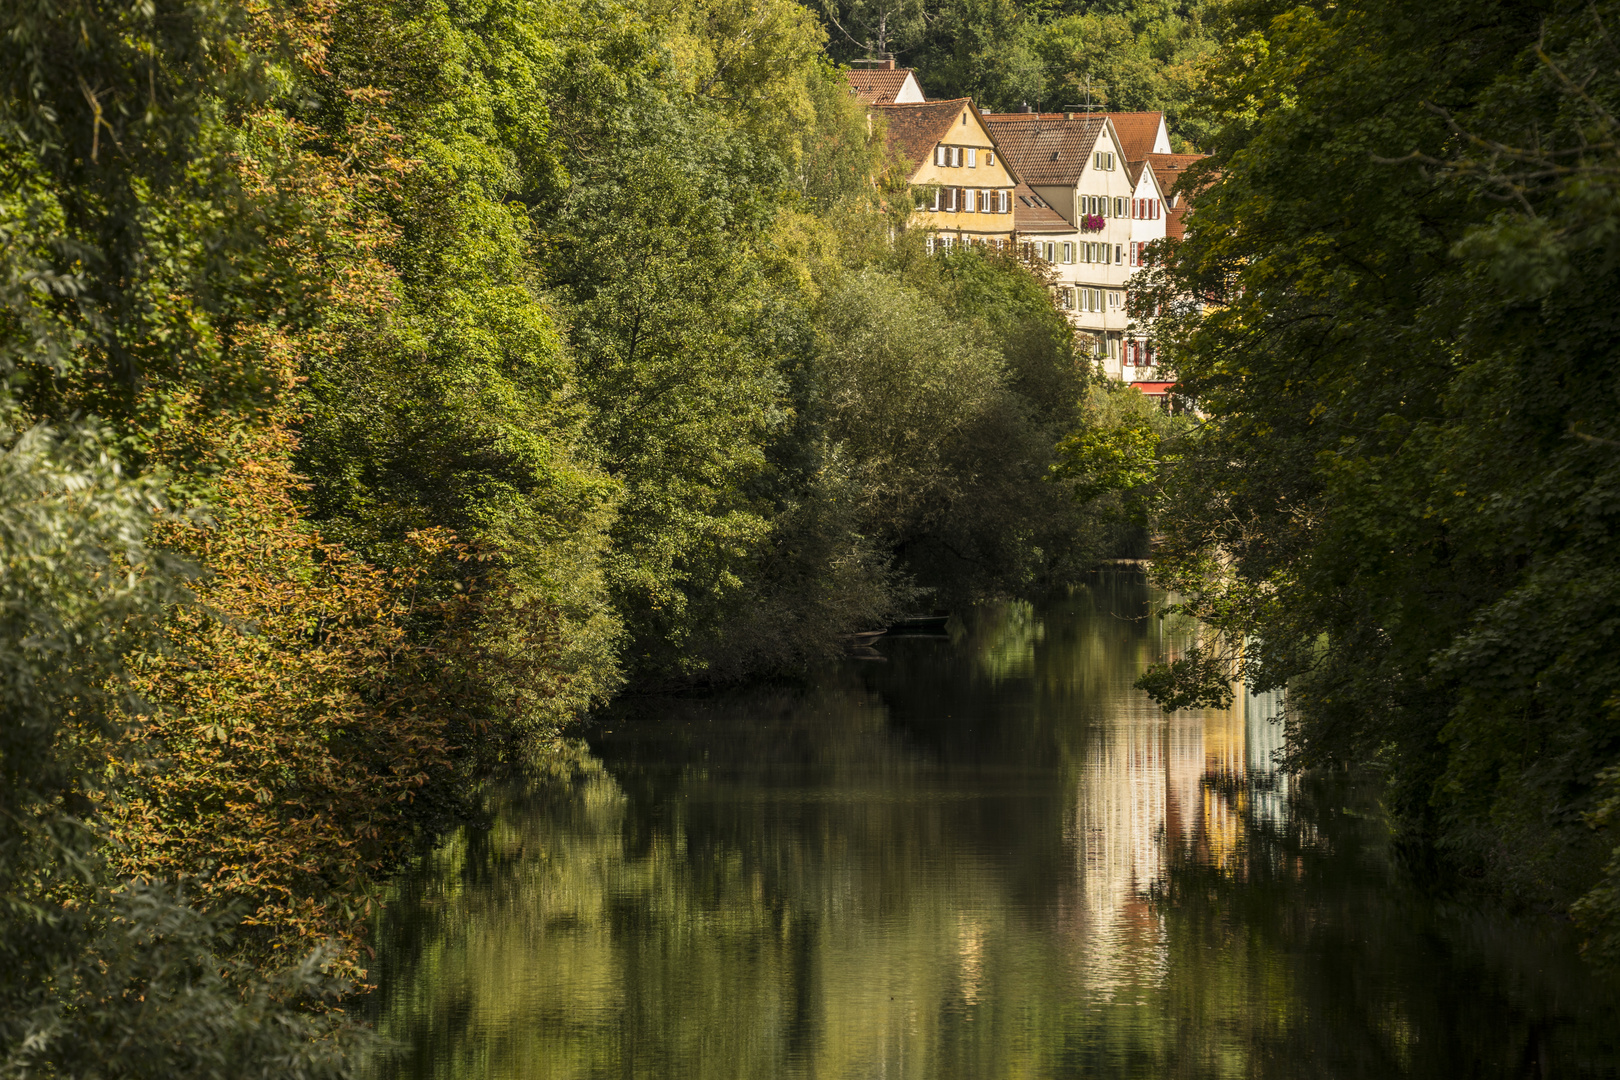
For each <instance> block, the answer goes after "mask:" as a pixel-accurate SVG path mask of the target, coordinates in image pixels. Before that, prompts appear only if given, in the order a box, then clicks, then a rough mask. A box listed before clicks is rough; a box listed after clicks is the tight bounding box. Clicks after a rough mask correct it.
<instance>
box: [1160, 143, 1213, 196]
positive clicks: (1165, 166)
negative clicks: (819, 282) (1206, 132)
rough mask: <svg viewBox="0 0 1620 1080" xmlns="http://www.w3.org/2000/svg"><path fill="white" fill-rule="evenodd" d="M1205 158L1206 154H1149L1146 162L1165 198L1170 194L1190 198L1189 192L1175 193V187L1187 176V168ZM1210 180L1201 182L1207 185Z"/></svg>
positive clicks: (1208, 178)
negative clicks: (1151, 168) (1150, 167)
mask: <svg viewBox="0 0 1620 1080" xmlns="http://www.w3.org/2000/svg"><path fill="white" fill-rule="evenodd" d="M1207 157H1209V155H1208V154H1149V155H1148V156H1147V161H1148V164H1149V165H1151V166H1152V167H1153V175H1154V177H1155V179H1157V180H1158V181H1159V189H1160V190H1161V191H1163V192H1164V194H1165V197H1166V198H1168V197H1170V196H1171V195H1172V194H1180V195H1185V196H1187V197H1189V198H1190V197H1191V196H1192V194H1193V193H1192V192H1191V191H1180V192H1177V191H1176V185H1178V184H1179V183H1180V182H1181V179H1182V177H1184V176H1186V175H1187V170H1188V169H1189V168H1191V167H1192V166H1193V165H1196V164H1197V163H1198V162H1200V161H1203V160H1204V159H1205V158H1207ZM1211 179H1213V178H1212V177H1205V178H1204V180H1203V182H1204V183H1206V184H1207V183H1208V182H1209V181H1210V180H1211Z"/></svg>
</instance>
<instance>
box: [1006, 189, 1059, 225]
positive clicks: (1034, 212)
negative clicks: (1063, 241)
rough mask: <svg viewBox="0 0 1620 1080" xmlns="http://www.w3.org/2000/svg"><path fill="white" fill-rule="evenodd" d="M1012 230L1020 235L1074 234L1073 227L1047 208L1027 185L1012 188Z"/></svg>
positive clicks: (1054, 211)
mask: <svg viewBox="0 0 1620 1080" xmlns="http://www.w3.org/2000/svg"><path fill="white" fill-rule="evenodd" d="M1032 203H1033V204H1034V205H1031V204H1032ZM1013 228H1015V229H1017V230H1018V231H1019V232H1021V233H1053V232H1074V226H1073V225H1070V224H1069V222H1068V221H1067V220H1066V219H1065V218H1064V216H1063V215H1062V214H1060V213H1058V212H1057V211H1056V210H1054V209H1052V208H1051V207H1050V206H1047V205H1046V203H1045V201H1044V200H1042V199H1041V197H1040V196H1039V195H1037V194H1035V192H1033V191H1031V190H1030V187H1029V185H1028V184H1019V185H1018V186H1017V187H1015V188H1013Z"/></svg>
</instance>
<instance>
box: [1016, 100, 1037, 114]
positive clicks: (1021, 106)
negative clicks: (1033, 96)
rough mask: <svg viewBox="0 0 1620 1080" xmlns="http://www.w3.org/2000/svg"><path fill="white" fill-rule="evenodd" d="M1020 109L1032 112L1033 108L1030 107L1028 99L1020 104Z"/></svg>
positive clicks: (1020, 110)
mask: <svg viewBox="0 0 1620 1080" xmlns="http://www.w3.org/2000/svg"><path fill="white" fill-rule="evenodd" d="M1018 111H1019V112H1032V111H1033V110H1032V109H1030V107H1029V102H1027V101H1026V102H1024V103H1023V104H1022V105H1020V106H1018Z"/></svg>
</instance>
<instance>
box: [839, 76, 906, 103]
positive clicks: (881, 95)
mask: <svg viewBox="0 0 1620 1080" xmlns="http://www.w3.org/2000/svg"><path fill="white" fill-rule="evenodd" d="M911 73H912V69H911V68H881V67H879V68H862V69H857V70H852V71H846V72H844V78H846V79H848V80H849V85H850V87H851V88H852V89H854V91H855V96H856V97H858V98H860V99H861V100H862V101H864V102H867V103H868V104H871V105H893V104H894V95H896V94H898V93H899V92H900V88H901V87H903V86H905V85H906V76H907V75H910V74H911Z"/></svg>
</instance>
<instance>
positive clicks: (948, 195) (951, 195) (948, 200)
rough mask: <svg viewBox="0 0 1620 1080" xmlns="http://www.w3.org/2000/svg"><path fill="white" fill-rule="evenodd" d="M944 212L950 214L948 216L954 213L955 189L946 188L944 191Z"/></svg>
mask: <svg viewBox="0 0 1620 1080" xmlns="http://www.w3.org/2000/svg"><path fill="white" fill-rule="evenodd" d="M945 211H946V213H950V214H954V213H956V189H955V188H946V189H945Z"/></svg>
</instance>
